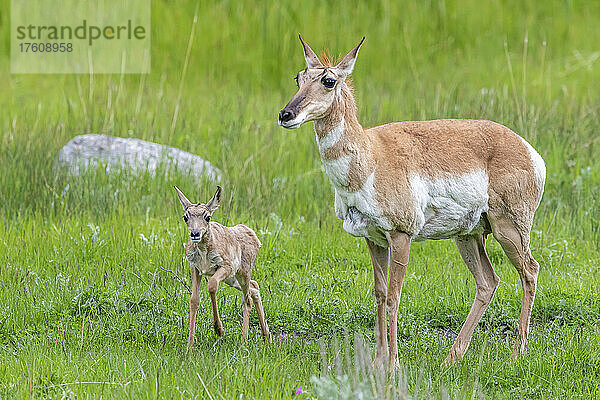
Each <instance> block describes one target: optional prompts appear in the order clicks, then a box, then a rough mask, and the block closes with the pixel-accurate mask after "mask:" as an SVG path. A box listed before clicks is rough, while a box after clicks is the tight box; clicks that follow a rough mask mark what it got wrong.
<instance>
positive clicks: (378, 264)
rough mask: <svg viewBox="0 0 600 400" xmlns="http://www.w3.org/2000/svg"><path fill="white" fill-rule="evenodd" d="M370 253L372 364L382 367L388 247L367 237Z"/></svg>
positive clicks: (386, 350) (385, 357)
mask: <svg viewBox="0 0 600 400" xmlns="http://www.w3.org/2000/svg"><path fill="white" fill-rule="evenodd" d="M367 246H368V247H369V252H370V253H371V261H372V262H373V272H374V278H375V286H374V288H373V290H374V292H375V300H376V301H377V324H376V327H375V342H376V344H377V350H376V354H375V360H374V361H373V364H375V365H376V366H377V367H383V365H384V363H385V362H386V361H387V358H388V340H387V321H386V317H385V299H386V296H387V289H388V288H387V272H388V260H389V254H388V249H387V248H385V247H381V246H378V245H376V244H375V243H373V242H371V241H370V240H369V239H367Z"/></svg>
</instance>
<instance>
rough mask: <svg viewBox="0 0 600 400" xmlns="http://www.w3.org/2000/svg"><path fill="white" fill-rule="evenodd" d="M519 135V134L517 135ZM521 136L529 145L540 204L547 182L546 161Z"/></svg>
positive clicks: (526, 145) (525, 141) (526, 144)
mask: <svg viewBox="0 0 600 400" xmlns="http://www.w3.org/2000/svg"><path fill="white" fill-rule="evenodd" d="M517 136H519V135H517ZM519 138H520V139H521V140H522V141H523V144H524V145H525V147H527V151H528V152H529V158H530V159H531V163H532V164H533V173H534V174H535V184H536V186H537V188H538V205H539V204H540V200H542V194H543V193H544V183H545V182H546V163H544V159H543V158H542V156H540V154H539V153H538V152H537V151H535V149H534V148H533V146H532V145H530V144H529V142H528V141H527V140H525V139H523V138H522V137H521V136H519Z"/></svg>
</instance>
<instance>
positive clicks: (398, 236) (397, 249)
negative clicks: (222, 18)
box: [387, 232, 410, 369]
mask: <svg viewBox="0 0 600 400" xmlns="http://www.w3.org/2000/svg"><path fill="white" fill-rule="evenodd" d="M388 240H389V241H390V247H391V252H390V259H391V261H390V283H389V286H388V293H387V307H388V313H389V319H390V364H389V367H390V369H393V368H400V364H399V362H398V305H399V304H400V294H401V293H402V282H403V280H404V274H405V273H406V267H407V266H408V255H409V252H410V236H408V235H407V234H406V233H404V232H390V235H389V239H388Z"/></svg>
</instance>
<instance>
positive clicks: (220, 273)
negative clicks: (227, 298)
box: [207, 265, 231, 336]
mask: <svg viewBox="0 0 600 400" xmlns="http://www.w3.org/2000/svg"><path fill="white" fill-rule="evenodd" d="M230 275H231V267H230V266H229V265H223V266H221V267H219V269H217V272H215V274H214V275H213V276H212V277H211V278H210V279H209V280H208V285H207V287H208V293H209V294H210V302H211V304H212V312H213V326H214V328H215V333H216V334H217V336H223V335H224V334H225V329H224V328H223V324H222V323H221V319H220V318H219V310H218V309H217V289H218V288H219V282H221V281H223V280H224V279H226V278H227V277H228V276H230Z"/></svg>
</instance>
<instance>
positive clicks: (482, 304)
mask: <svg viewBox="0 0 600 400" xmlns="http://www.w3.org/2000/svg"><path fill="white" fill-rule="evenodd" d="M486 236H487V234H485V235H484V234H480V235H475V236H458V237H456V238H455V239H454V241H455V242H456V246H457V247H458V251H459V253H460V255H461V257H462V259H463V260H464V262H465V264H466V265H467V267H468V268H469V271H471V274H473V278H474V279H475V288H476V289H475V299H474V300H473V305H472V306H471V310H470V311H469V314H468V315H467V319H466V320H465V322H464V324H463V326H462V328H461V329H460V332H459V333H458V335H457V336H456V340H455V341H454V344H453V345H452V348H451V349H450V354H448V357H446V359H445V360H444V364H445V365H448V364H449V363H450V362H451V361H457V360H460V359H461V358H462V357H463V356H464V354H465V352H466V351H467V349H468V347H469V344H470V343H471V337H472V336H473V331H474V330H475V327H476V326H477V324H478V323H479V320H481V317H482V316H483V314H484V313H485V310H486V309H487V307H488V305H489V304H490V302H491V301H492V298H493V297H494V293H495V292H496V289H497V288H498V283H499V282H500V278H498V275H496V273H495V272H494V268H493V267H492V264H491V263H490V259H489V258H488V256H487V253H486V251H485V239H486Z"/></svg>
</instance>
